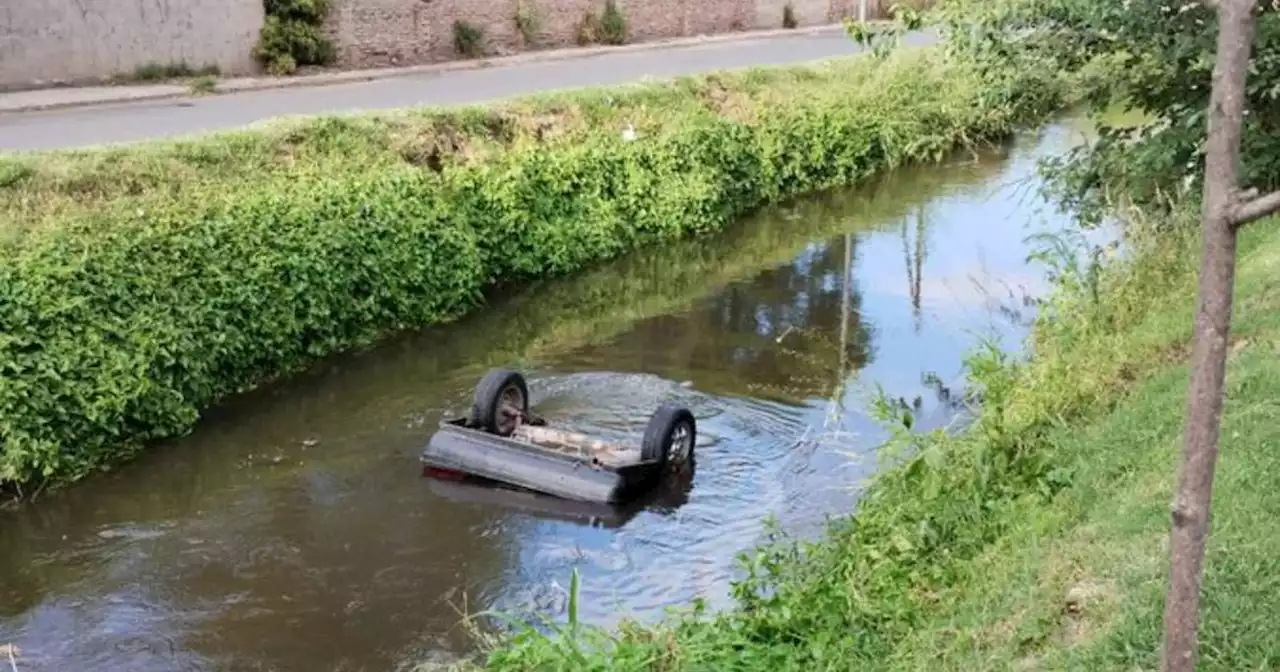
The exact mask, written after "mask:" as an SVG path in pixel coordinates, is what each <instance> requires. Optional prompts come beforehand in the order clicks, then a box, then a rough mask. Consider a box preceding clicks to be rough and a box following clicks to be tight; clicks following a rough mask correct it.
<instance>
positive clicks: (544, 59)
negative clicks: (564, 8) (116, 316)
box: [0, 24, 844, 116]
mask: <svg viewBox="0 0 1280 672" xmlns="http://www.w3.org/2000/svg"><path fill="white" fill-rule="evenodd" d="M843 30H844V29H843V27H842V26H841V25H840V24H829V25H824V26H815V27H812V28H797V29H785V28H783V29H775V30H759V31H751V32H744V33H725V34H719V35H699V36H697V37H681V38H672V39H668V40H662V41H654V42H640V43H636V44H624V45H620V46H616V47H586V48H576V49H575V48H570V49H554V50H547V51H541V52H537V51H535V52H529V53H524V54H516V55H512V56H500V57H496V58H485V59H477V60H466V61H450V62H446V63H431V64H427V65H411V66H404V67H390V68H377V69H370V70H348V71H345V72H326V73H320V74H315V75H299V76H296V77H244V78H233V79H228V80H225V81H222V82H219V85H218V88H217V89H216V90H214V91H213V92H210V93H206V94H200V95H192V93H191V91H190V90H188V89H187V88H186V86H185V85H181V84H170V85H168V86H170V87H172V89H170V90H163V91H155V92H154V93H139V91H138V89H137V88H135V87H133V86H130V85H121V86H120V87H119V88H120V89H121V93H120V94H119V95H116V96H111V97H103V98H95V99H85V100H63V101H56V102H48V103H31V104H28V105H20V106H15V107H3V104H2V103H0V116H3V115H5V114H19V113H24V112H47V111H50V110H63V109H70V108H78V107H105V106H110V105H120V104H130V103H141V102H151V101H157V100H174V99H178V98H203V97H209V96H216V95H225V94H231V93H244V92H249V91H265V90H271V89H293V88H300V87H311V88H320V87H324V86H333V85H337V84H350V83H353V82H372V81H380V80H385V79H394V78H397V77H412V76H415V75H430V74H443V73H448V72H458V71H466V70H483V69H489V68H502V67H510V66H514V65H525V64H530V63H548V62H555V61H572V60H579V59H587V58H595V57H598V56H606V55H609V54H628V53H636V52H643V51H662V50H666V49H680V48H688V47H698V46H704V45H712V44H722V43H726V42H752V41H758V40H771V39H778V38H781V37H806V36H816V35H825V34H828V33H840V32H843ZM157 88H159V87H158V86H157ZM130 89H133V91H132V92H130ZM3 98H4V94H0V101H2V100H3Z"/></svg>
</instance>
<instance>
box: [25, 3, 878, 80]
mask: <svg viewBox="0 0 1280 672" xmlns="http://www.w3.org/2000/svg"><path fill="white" fill-rule="evenodd" d="M787 1H788V0H618V6H619V8H620V9H621V10H622V13H623V15H624V16H625V17H626V19H627V24H628V27H629V32H630V41H631V42H646V41H651V40H661V39H665V38H672V37H682V36H694V35H713V34H718V33H727V32H731V31H737V30H751V29H757V30H765V29H773V28H780V27H781V26H782V8H783V6H784V5H785V4H786V3H787ZM790 1H791V2H792V5H793V7H794V8H795V13H796V17H797V18H798V19H799V22H800V25H801V26H813V25H820V24H823V23H832V22H835V21H838V20H839V19H840V18H841V17H842V16H849V15H852V14H853V13H855V12H856V11H857V0H790ZM890 1H891V0H870V6H871V9H872V12H871V15H872V17H875V16H878V15H881V14H882V10H881V9H880V7H881V5H887V4H888V3H889V2H890ZM517 3H519V4H517ZM518 6H520V7H525V8H528V9H532V10H535V11H536V13H537V14H538V15H540V16H541V21H540V26H539V28H540V30H539V32H540V34H539V35H538V39H537V42H536V44H535V45H533V46H532V47H530V46H528V45H524V44H522V41H521V37H520V35H519V34H518V32H517V30H516V26H515V15H516V8H517V7H518ZM588 9H594V10H595V12H596V14H597V15H599V14H600V13H602V11H603V9H604V0H334V2H333V10H332V12H331V13H330V15H329V22H328V29H329V32H330V34H331V35H332V37H333V38H334V41H335V43H336V45H337V47H338V53H339V65H340V66H342V67H346V68H361V67H374V66H386V65H410V64H417V63H434V62H439V61H448V60H453V59H455V58H457V55H456V54H455V53H454V47H453V23H454V21H458V20H461V21H466V22H469V23H471V24H474V25H476V26H479V27H480V28H482V29H483V30H484V33H485V36H486V40H487V44H488V46H489V51H490V52H491V53H493V54H495V55H501V54H509V53H514V52H517V51H523V50H527V49H530V48H535V49H549V48H557V47H568V46H574V45H575V44H576V36H577V27H578V24H579V23H580V22H581V21H582V17H583V16H584V15H585V14H586V12H587V11H588ZM262 14H263V10H262V0H0V90H4V89H13V88H26V87H30V86H40V85H47V84H51V83H62V82H70V83H79V82H84V81H91V80H96V79H105V78H109V77H111V76H113V75H117V74H129V73H131V72H132V71H133V70H134V69H135V68H137V67H138V66H140V65H145V64H148V63H170V62H186V63H187V64H188V65H190V66H191V67H193V68H199V67H202V66H205V65H210V64H216V65H218V66H219V67H220V68H221V70H222V72H223V74H226V75H242V74H251V73H253V72H256V71H257V64H256V63H254V61H253V59H252V57H251V53H252V50H253V46H254V44H255V43H256V42H257V40H258V33H259V30H260V29H261V26H262Z"/></svg>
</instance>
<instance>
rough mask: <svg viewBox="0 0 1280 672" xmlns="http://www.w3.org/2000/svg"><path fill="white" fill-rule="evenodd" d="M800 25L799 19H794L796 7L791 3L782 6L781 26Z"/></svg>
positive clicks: (793, 26)
mask: <svg viewBox="0 0 1280 672" xmlns="http://www.w3.org/2000/svg"><path fill="white" fill-rule="evenodd" d="M799 25H800V21H799V20H797V19H796V8H795V6H794V5H792V4H791V3H789V2H788V3H787V4H785V5H783V6H782V27H783V28H788V29H790V28H795V27H797V26H799Z"/></svg>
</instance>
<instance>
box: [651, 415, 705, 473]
mask: <svg viewBox="0 0 1280 672" xmlns="http://www.w3.org/2000/svg"><path fill="white" fill-rule="evenodd" d="M682 430H683V431H684V432H687V434H682V433H681V432H682ZM677 439H679V445H673V444H676V443H677ZM697 440H698V423H697V421H696V420H694V419H693V413H691V412H689V409H687V408H684V407H683V406H676V405H675V404H663V405H662V406H659V407H658V410H656V411H654V413H653V415H652V416H651V417H650V418H649V426H648V427H646V428H645V430H644V440H643V442H642V443H641V444H640V459H642V460H644V461H646V462H649V461H656V462H659V463H660V464H661V465H662V466H663V467H667V466H676V467H680V466H683V465H684V464H686V463H691V462H693V446H694V444H695V443H696V442H697ZM673 449H675V450H676V451H677V452H678V453H679V454H676V455H673V454H672V450H673ZM673 460H674V462H675V464H673V465H672V464H669V463H671V462H672V461H673Z"/></svg>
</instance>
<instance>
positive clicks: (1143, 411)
mask: <svg viewBox="0 0 1280 672" xmlns="http://www.w3.org/2000/svg"><path fill="white" fill-rule="evenodd" d="M1192 280H1193V275H1192V274H1187V275H1185V276H1183V277H1182V278H1180V279H1179V282H1177V283H1176V285H1174V286H1173V288H1174V289H1176V291H1174V292H1170V296H1169V297H1168V298H1166V299H1165V300H1163V301H1161V300H1157V299H1156V298H1155V294H1156V290H1157V287H1156V286H1153V287H1151V296H1150V297H1149V298H1150V299H1151V300H1152V301H1153V302H1154V303H1155V304H1156V305H1157V306H1158V309H1156V310H1153V311H1152V312H1151V314H1150V316H1149V317H1148V318H1147V319H1145V320H1143V321H1141V322H1140V323H1138V324H1136V325H1134V326H1133V327H1132V328H1130V329H1125V330H1122V331H1120V332H1117V333H1115V334H1114V335H1112V337H1111V338H1109V339H1107V340H1108V341H1110V343H1108V344H1106V345H1109V346H1110V348H1111V349H1109V350H1108V349H1103V350H1099V352H1108V351H1110V352H1117V353H1124V352H1126V351H1130V352H1135V353H1141V354H1140V355H1139V356H1138V357H1137V358H1135V360H1136V364H1137V365H1138V366H1140V367H1142V368H1148V369H1149V370H1150V375H1149V376H1148V377H1146V378H1144V379H1143V380H1142V381H1141V382H1140V383H1137V384H1135V385H1134V386H1133V388H1132V390H1131V391H1130V393H1129V394H1128V395H1127V397H1126V398H1125V400H1124V401H1123V402H1122V403H1121V404H1120V405H1119V406H1118V407H1116V408H1115V409H1114V411H1112V412H1110V413H1107V414H1105V415H1103V416H1102V417H1099V418H1097V419H1095V420H1093V421H1091V422H1087V423H1083V424H1080V425H1070V426H1065V427H1062V428H1060V429H1058V430H1056V431H1053V432H1051V433H1050V434H1049V435H1048V436H1047V437H1046V439H1045V440H1046V443H1047V444H1049V446H1050V447H1051V449H1052V450H1054V451H1055V452H1056V453H1058V454H1061V455H1064V456H1070V458H1069V460H1067V461H1066V464H1068V465H1069V468H1070V469H1072V470H1073V471H1074V472H1075V473H1074V477H1073V479H1072V481H1073V485H1072V486H1071V487H1069V488H1068V489H1066V490H1064V491H1063V492H1062V493H1060V494H1059V496H1058V497H1057V498H1056V499H1055V500H1053V501H1052V502H1035V503H1028V504H1026V505H1024V506H1022V507H1020V508H1019V509H1017V510H1015V511H1012V512H1011V514H1010V515H1011V516H1013V517H1014V519H1015V520H1016V522H1015V523H1014V524H1013V525H1011V526H1010V528H1009V530H1008V532H1007V533H1006V534H1005V535H1004V537H1003V538H1002V539H1001V540H1000V541H999V543H998V544H997V545H995V546H994V547H992V548H991V549H990V550H989V551H988V552H986V553H984V554H983V555H982V556H981V557H980V558H978V559H977V560H976V561H974V562H973V563H972V564H971V565H970V566H969V567H968V568H967V571H966V572H965V573H964V576H963V577H962V580H960V581H958V582H957V585H956V586H954V587H953V588H952V589H951V590H949V591H947V592H946V593H945V594H944V595H943V596H942V603H943V606H942V608H941V609H939V611H938V615H937V617H936V618H934V619H933V621H932V623H931V624H930V626H928V627H925V628H921V629H919V630H918V631H917V632H915V633H914V635H913V636H912V637H911V638H910V639H907V640H906V641H904V642H902V643H901V644H900V645H899V646H898V648H897V651H896V655H895V658H894V666H895V667H902V668H908V669H917V668H920V667H923V666H926V665H931V664H932V665H936V662H931V661H938V660H942V661H945V667H946V668H948V669H959V668H969V669H974V668H977V669H1008V668H1009V667H1015V668H1018V669H1080V670H1097V669H1135V668H1136V669H1153V668H1155V667H1157V666H1158V664H1159V651H1158V646H1159V642H1160V628H1161V621H1162V609H1163V598H1164V587H1165V573H1166V563H1167V552H1168V551H1167V549H1168V539H1167V537H1168V527H1169V513H1168V511H1169V504H1170V502H1171V501H1172V492H1173V486H1174V482H1175V473H1176V469H1177V465H1178V461H1179V456H1180V451H1181V446H1182V444H1181V436H1182V422H1183V417H1184V415H1185V406H1186V392H1187V383H1188V379H1189V371H1188V368H1187V366H1186V362H1185V356H1184V355H1185V353H1186V347H1187V344H1188V342H1189V339H1190V327H1191V318H1192V306H1193V297H1194V290H1193V286H1192ZM1135 298H1136V297H1135ZM1236 300H1237V304H1236V322H1235V325H1234V329H1233V340H1234V342H1235V345H1234V346H1233V348H1232V353H1233V354H1232V357H1231V360H1230V362H1229V365H1228V374H1227V376H1228V377H1227V388H1228V389H1227V405H1226V411H1225V413H1224V416H1223V443H1222V459H1221V462H1220V464H1219V467H1218V472H1217V482H1216V489H1215V496H1214V507H1215V508H1214V522H1213V526H1212V530H1211V537H1210V545H1209V550H1208V557H1207V570H1206V579H1205V588H1204V591H1205V592H1204V594H1205V602H1204V609H1205V611H1204V615H1203V620H1202V623H1203V629H1202V647H1203V648H1202V659H1201V667H1202V669H1219V670H1262V669H1277V668H1278V667H1280V638H1277V637H1276V636H1275V630H1274V627H1275V619H1276V617H1277V615H1280V490H1278V489H1277V488H1276V485H1275V484H1276V478H1277V476H1280V452H1277V451H1276V450H1275V446H1276V445H1277V443H1278V442H1280V402H1277V399H1280V359H1277V354H1278V353H1277V351H1278V347H1277V346H1280V222H1276V221H1274V220H1273V221H1268V222H1265V223H1262V224H1260V225H1258V226H1257V228H1255V229H1253V230H1251V231H1249V232H1248V233H1247V234H1246V236H1245V245H1244V248H1243V250H1242V253H1241V266H1240V274H1239V278H1238V281H1237V299H1236ZM1100 345H1101V344H1100ZM1159 353H1166V354H1170V355H1175V354H1176V356H1169V357H1164V358H1159V359H1157V357H1158V356H1159ZM1120 356H1122V357H1123V356H1124V355H1123V354H1120Z"/></svg>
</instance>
